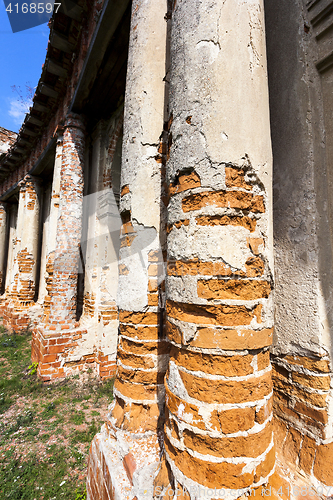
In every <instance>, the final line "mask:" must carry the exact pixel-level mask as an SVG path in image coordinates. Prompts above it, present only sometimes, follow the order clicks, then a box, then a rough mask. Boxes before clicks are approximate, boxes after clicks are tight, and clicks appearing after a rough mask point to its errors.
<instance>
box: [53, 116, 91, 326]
mask: <svg viewBox="0 0 333 500" xmlns="http://www.w3.org/2000/svg"><path fill="white" fill-rule="evenodd" d="M84 147H85V126H84V123H83V121H82V118H81V116H79V115H77V114H74V113H71V114H69V115H68V116H67V118H66V122H65V126H64V135H63V148H62V164H61V183H60V204H59V214H58V221H57V237H56V248H55V254H54V268H53V281H52V292H51V306H50V317H49V324H51V325H54V326H55V327H59V326H60V325H67V327H68V328H72V327H74V324H75V322H76V297H77V279H78V270H79V259H80V239H81V230H82V203H83V163H84Z"/></svg>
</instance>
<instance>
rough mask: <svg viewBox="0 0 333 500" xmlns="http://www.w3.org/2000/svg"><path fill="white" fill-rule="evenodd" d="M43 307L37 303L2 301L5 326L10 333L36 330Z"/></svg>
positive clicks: (0, 313)
mask: <svg viewBox="0 0 333 500" xmlns="http://www.w3.org/2000/svg"><path fill="white" fill-rule="evenodd" d="M42 313H43V311H42V307H41V306H40V305H38V304H36V303H35V302H24V303H22V302H19V301H15V300H12V299H8V298H3V299H2V300H1V301H0V316H1V317H2V318H3V326H4V327H5V328H7V330H9V331H10V332H13V331H15V332H20V331H23V330H27V329H28V328H34V326H36V325H37V324H38V323H39V321H40V320H41V317H42Z"/></svg>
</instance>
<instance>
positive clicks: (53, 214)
mask: <svg viewBox="0 0 333 500" xmlns="http://www.w3.org/2000/svg"><path fill="white" fill-rule="evenodd" d="M62 149H63V136H62V133H61V134H60V135H58V137H57V145H56V151H55V159H54V170H53V180H52V192H51V200H50V210H49V214H48V218H47V224H45V225H44V228H45V234H43V252H45V257H44V255H43V257H44V259H43V262H45V264H44V267H43V269H42V273H41V281H42V280H43V283H41V286H40V298H41V300H42V301H43V306H44V321H47V319H48V315H49V312H50V303H51V295H50V294H51V290H52V280H53V266H54V255H55V249H56V239H57V220H58V212H59V198H60V176H61V164H62Z"/></svg>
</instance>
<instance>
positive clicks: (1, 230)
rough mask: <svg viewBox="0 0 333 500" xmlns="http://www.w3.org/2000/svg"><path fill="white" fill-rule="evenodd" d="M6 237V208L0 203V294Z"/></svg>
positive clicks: (3, 273)
mask: <svg viewBox="0 0 333 500" xmlns="http://www.w3.org/2000/svg"><path fill="white" fill-rule="evenodd" d="M6 235H7V207H6V203H2V202H0V293H1V292H2V291H3V285H4V277H5V266H6V262H5V256H6Z"/></svg>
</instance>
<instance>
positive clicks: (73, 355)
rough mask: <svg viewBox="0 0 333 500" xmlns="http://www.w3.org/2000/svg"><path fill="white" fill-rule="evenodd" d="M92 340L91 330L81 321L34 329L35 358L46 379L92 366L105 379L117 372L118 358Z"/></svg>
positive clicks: (33, 346)
mask: <svg viewBox="0 0 333 500" xmlns="http://www.w3.org/2000/svg"><path fill="white" fill-rule="evenodd" d="M87 340H88V330H87V329H86V328H82V327H80V325H79V323H76V324H75V327H74V328H73V327H72V325H61V329H60V328H59V327H56V326H54V325H45V326H38V327H36V328H35V329H34V331H33V335H32V345H31V359H32V361H33V362H37V363H38V370H37V374H38V376H39V377H40V378H41V379H42V380H44V381H45V382H50V381H52V380H54V379H59V378H65V377H68V376H71V375H77V374H79V373H81V372H86V371H87V370H88V369H91V370H92V371H93V372H94V373H95V375H97V376H100V377H101V378H102V380H104V379H107V378H111V377H113V376H115V374H116V362H115V360H109V356H103V354H102V353H96V351H95V349H94V346H91V345H90V344H89V342H87Z"/></svg>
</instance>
